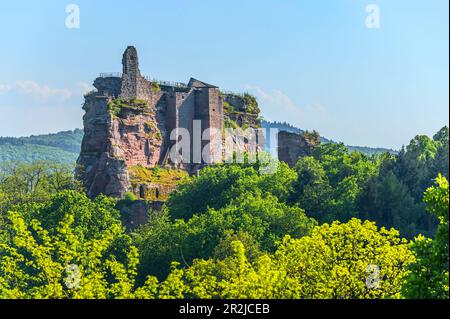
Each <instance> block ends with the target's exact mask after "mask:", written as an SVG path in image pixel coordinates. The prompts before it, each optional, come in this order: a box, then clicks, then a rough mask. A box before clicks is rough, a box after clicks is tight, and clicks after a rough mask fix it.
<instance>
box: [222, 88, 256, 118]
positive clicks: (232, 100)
mask: <svg viewBox="0 0 450 319" xmlns="http://www.w3.org/2000/svg"><path fill="white" fill-rule="evenodd" d="M222 95H223V97H224V110H225V113H227V114H230V113H234V112H242V113H248V114H254V115H258V114H259V113H260V112H261V110H260V109H259V106H258V101H257V100H256V97H254V96H253V95H251V94H250V93H244V94H236V93H222Z"/></svg>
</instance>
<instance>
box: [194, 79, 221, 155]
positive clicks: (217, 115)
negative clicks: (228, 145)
mask: <svg viewBox="0 0 450 319" xmlns="http://www.w3.org/2000/svg"><path fill="white" fill-rule="evenodd" d="M195 99H196V109H195V112H196V114H195V116H196V119H198V120H201V127H202V134H203V137H206V138H204V139H203V140H202V150H203V152H205V153H206V154H209V157H210V158H209V159H206V163H207V164H211V163H213V162H214V161H219V160H220V159H221V156H222V153H221V150H220V149H216V148H215V147H214V145H218V144H217V143H220V141H221V140H222V138H221V133H222V126H223V101H222V98H221V96H220V91H219V90H218V89H217V88H201V89H198V90H197V91H196V95H195ZM207 129H215V130H209V133H207V134H205V133H204V132H205V130H207Z"/></svg>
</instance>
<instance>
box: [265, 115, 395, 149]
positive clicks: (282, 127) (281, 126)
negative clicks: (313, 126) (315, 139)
mask: <svg viewBox="0 0 450 319" xmlns="http://www.w3.org/2000/svg"><path fill="white" fill-rule="evenodd" d="M261 125H262V127H263V128H265V129H269V128H275V129H278V130H279V131H287V132H291V133H298V134H302V133H303V132H304V130H302V129H300V128H298V127H295V126H293V125H291V124H289V123H286V122H267V121H262V122H261ZM320 139H321V141H322V143H337V142H336V141H333V140H330V139H328V138H326V137H323V136H321V137H320ZM346 146H347V148H348V149H349V150H350V151H359V152H361V153H363V154H366V155H372V154H381V153H386V152H388V153H391V154H397V153H398V151H395V150H392V149H388V148H382V147H368V146H352V145H346Z"/></svg>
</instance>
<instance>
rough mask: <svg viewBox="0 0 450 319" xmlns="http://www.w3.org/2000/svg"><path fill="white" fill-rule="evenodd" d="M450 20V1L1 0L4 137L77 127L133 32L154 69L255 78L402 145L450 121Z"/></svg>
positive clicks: (305, 121) (273, 106)
mask: <svg viewBox="0 0 450 319" xmlns="http://www.w3.org/2000/svg"><path fill="white" fill-rule="evenodd" d="M70 3H75V4H77V5H78V6H79V8H80V29H68V28H66V26H65V20H66V17H67V13H66V12H65V7H66V5H68V4H70ZM368 4H376V5H378V7H379V8H380V23H381V28H380V29H369V28H367V27H366V24H365V21H366V18H367V16H368V13H366V6H367V5H368ZM448 23H449V19H448V1H447V0H430V1H424V0H423V1H416V0H395V1H392V0H368V1H363V0H295V1H294V0H290V1H288V0H285V1H267V0H266V1H265V0H258V1H256V0H240V1H237V0H227V1H225V0H222V1H213V0H202V1H200V0H193V1H176V0H173V1H170V2H168V1H163V0H151V1H142V0H141V1H139V0H134V1H133V0H129V1H118V0H115V1H111V0H110V1H106V0H96V1H92V0H90V1H84V0H83V1H81V0H72V1H56V0H54V1H50V0H47V1H19V0H17V1H8V2H5V1H2V3H1V4H0V30H1V31H0V35H1V41H2V47H1V50H0V66H1V72H0V114H1V117H0V136H22V135H29V134H39V133H48V132H56V131H59V130H67V129H73V128H76V127H81V126H82V116H83V111H82V110H81V104H82V102H83V92H85V91H86V90H89V89H90V84H91V83H92V82H93V80H94V79H95V77H96V76H97V75H98V73H100V72H113V71H121V57H122V52H123V50H124V49H125V48H126V46H127V45H134V46H136V47H137V49H138V53H139V58H140V65H141V71H142V73H143V74H145V75H149V76H152V77H156V78H158V79H162V80H172V81H182V82H186V81H187V80H188V79H189V77H191V76H193V77H196V78H199V79H201V80H204V81H206V82H209V83H213V84H216V85H218V86H220V87H221V88H222V89H224V90H232V91H238V92H240V91H249V92H251V93H253V94H255V95H256V96H257V97H258V100H259V102H260V105H261V108H262V111H263V116H264V117H265V118H266V119H268V120H278V121H283V120H285V121H287V122H290V123H292V124H294V125H297V126H299V127H301V128H304V129H316V130H318V131H319V132H320V133H321V134H322V135H323V136H326V137H329V138H332V139H334V140H337V141H344V142H345V143H347V144H352V145H368V146H383V147H392V148H399V147H400V146H401V145H402V144H407V143H408V142H409V140H410V139H411V138H412V137H414V136H415V135H416V134H428V135H432V134H433V133H434V132H436V131H437V130H438V129H439V128H440V127H442V126H443V125H448V116H449V111H448V104H449V96H448V85H449V83H448V76H449V74H448V67H449V66H448V54H449V52H448Z"/></svg>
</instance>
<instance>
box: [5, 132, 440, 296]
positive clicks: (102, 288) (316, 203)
mask: <svg viewBox="0 0 450 319" xmlns="http://www.w3.org/2000/svg"><path fill="white" fill-rule="evenodd" d="M10 165H11V164H10ZM135 170H136V176H139V177H140V178H142V179H144V180H154V181H159V182H161V181H167V180H169V181H170V180H172V175H171V174H172V173H169V172H166V171H164V170H162V169H155V170H150V171H147V170H142V169H141V168H139V167H136V168H135ZM0 172H1V174H0V298H448V262H449V256H448V240H449V239H448V213H449V211H448V205H449V192H448V181H447V180H448V128H443V129H442V130H441V131H439V132H438V133H437V134H436V135H435V136H434V137H433V138H427V137H424V136H417V137H415V138H414V139H413V140H412V141H411V143H410V144H409V145H408V146H407V147H406V148H405V149H404V150H402V151H401V152H400V154H399V155H392V154H385V155H380V156H366V155H363V154H361V153H358V152H350V151H349V150H347V149H346V148H345V147H344V146H343V145H334V144H322V145H320V146H318V147H317V149H316V150H315V152H314V154H312V155H311V156H309V157H304V158H301V159H299V161H298V163H297V165H296V166H295V167H294V169H291V168H289V167H288V166H287V165H285V164H283V163H280V165H278V168H277V169H276V171H275V172H274V173H273V174H262V173H261V163H255V164H248V163H245V164H233V165H219V166H215V167H209V168H206V169H204V170H202V171H201V172H200V174H199V176H193V177H186V178H183V179H181V180H178V182H180V184H179V185H178V187H177V190H176V191H175V192H174V193H172V195H171V196H170V199H169V201H168V204H167V206H166V208H165V210H164V211H163V212H162V213H161V214H155V215H152V216H151V222H150V223H148V224H147V225H144V226H142V227H141V228H140V229H138V230H136V231H135V232H134V233H131V234H128V233H126V232H125V230H124V227H123V226H122V224H121V222H120V214H119V212H118V211H117V210H116V209H115V205H116V203H117V200H116V199H111V198H107V197H104V196H99V197H97V198H96V199H95V200H91V199H89V198H87V196H86V195H85V194H84V192H83V190H82V188H81V187H80V185H79V183H78V182H76V181H75V180H74V178H73V174H72V170H71V168H65V169H63V168H60V167H59V166H54V165H50V164H45V163H41V164H34V165H26V164H21V165H12V166H8V167H5V168H2V170H0ZM439 173H441V174H442V175H439ZM436 176H438V177H437V179H436ZM375 222H376V224H375ZM377 225H378V226H377ZM382 226H386V227H385V228H383V227H382ZM392 227H394V228H396V229H398V230H396V229H393V228H392ZM418 233H425V234H426V235H427V237H428V238H425V237H424V236H422V235H418ZM405 236H407V237H408V238H406V239H405V238H404V237H405ZM414 237H415V238H414Z"/></svg>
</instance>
